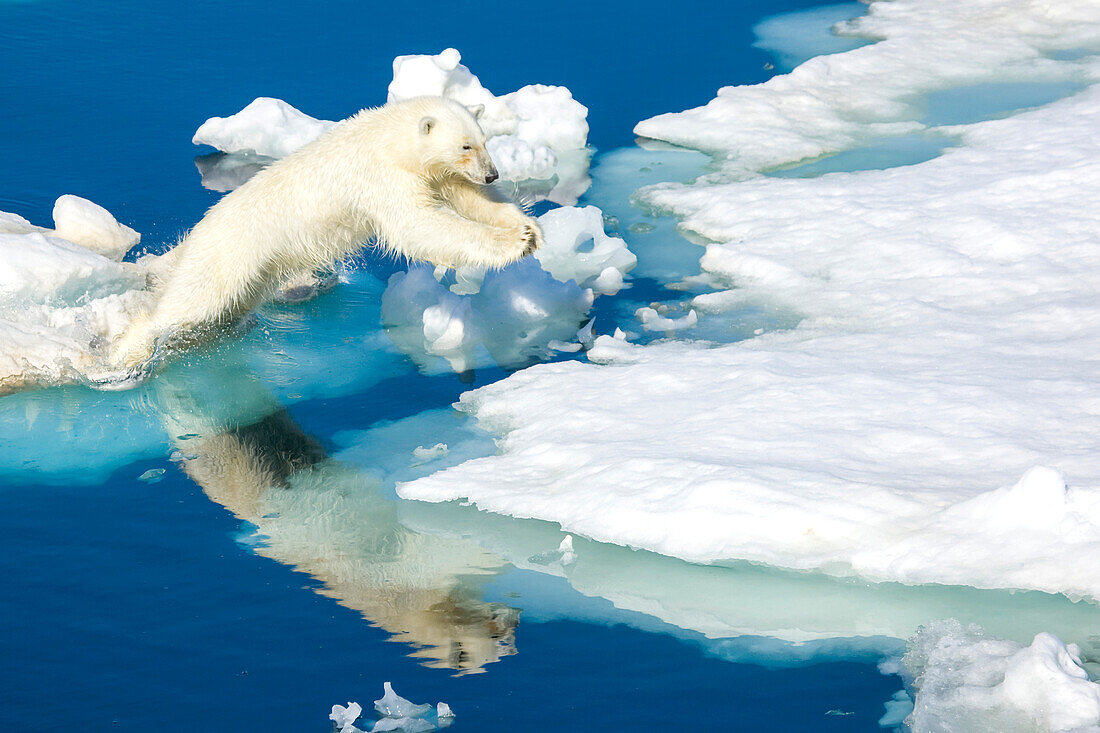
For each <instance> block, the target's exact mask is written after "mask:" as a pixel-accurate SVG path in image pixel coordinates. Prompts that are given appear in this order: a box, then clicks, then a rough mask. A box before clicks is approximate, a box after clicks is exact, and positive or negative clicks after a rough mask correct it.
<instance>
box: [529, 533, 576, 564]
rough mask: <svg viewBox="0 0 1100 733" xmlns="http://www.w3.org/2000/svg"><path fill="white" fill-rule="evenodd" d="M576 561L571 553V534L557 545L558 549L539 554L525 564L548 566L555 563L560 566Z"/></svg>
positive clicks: (574, 555) (573, 553)
mask: <svg viewBox="0 0 1100 733" xmlns="http://www.w3.org/2000/svg"><path fill="white" fill-rule="evenodd" d="M576 561H577V554H576V553H575V552H573V535H571V534H567V535H565V539H564V540H562V541H561V544H560V545H558V549H556V550H548V551H546V552H540V553H538V554H537V555H532V556H531V557H529V558H527V562H530V563H534V564H535V565H550V564H551V563H555V562H556V563H561V564H562V565H571V564H573V563H575V562H576Z"/></svg>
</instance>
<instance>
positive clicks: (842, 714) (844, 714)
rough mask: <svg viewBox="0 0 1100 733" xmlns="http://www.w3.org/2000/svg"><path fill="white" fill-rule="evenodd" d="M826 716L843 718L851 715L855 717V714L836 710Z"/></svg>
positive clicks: (830, 711)
mask: <svg viewBox="0 0 1100 733" xmlns="http://www.w3.org/2000/svg"><path fill="white" fill-rule="evenodd" d="M825 714H826V715H835V716H839V717H842V718H844V717H847V716H849V715H855V713H853V712H852V711H851V710H835V709H834V710H829V711H828V712H826V713H825Z"/></svg>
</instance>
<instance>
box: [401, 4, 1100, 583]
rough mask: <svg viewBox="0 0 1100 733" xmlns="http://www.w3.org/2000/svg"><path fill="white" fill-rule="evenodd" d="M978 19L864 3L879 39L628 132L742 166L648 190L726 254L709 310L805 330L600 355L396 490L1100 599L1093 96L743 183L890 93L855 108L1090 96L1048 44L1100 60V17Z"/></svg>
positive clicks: (818, 562)
mask: <svg viewBox="0 0 1100 733" xmlns="http://www.w3.org/2000/svg"><path fill="white" fill-rule="evenodd" d="M978 7H979V5H976V4H973V3H965V4H954V3H947V2H932V1H931V0H928V1H925V0H897V1H896V2H891V3H874V4H872V5H871V7H870V12H869V18H870V20H861V21H858V23H859V24H860V25H859V26H858V27H859V28H861V29H864V30H866V31H867V32H870V31H871V29H875V32H876V33H877V34H878V35H880V36H885V37H887V38H888V39H890V40H888V41H883V42H880V43H877V44H875V45H871V46H865V47H862V48H859V49H856V50H853V51H849V52H846V53H842V54H836V55H833V56H829V57H826V58H818V59H814V60H812V61H810V62H808V63H807V64H803V66H801V67H799V68H798V69H796V71H795V72H794V73H792V74H791V75H789V76H788V77H777V78H776V79H773V80H772V81H770V82H768V83H767V84H764V85H761V86H758V87H745V88H738V89H736V90H733V91H726V92H724V93H723V95H722V96H721V97H720V98H719V100H718V102H716V103H714V104H712V105H711V106H710V107H709V108H708V109H707V110H706V111H705V112H698V113H694V112H693V113H685V115H683V116H669V117H662V118H656V119H657V120H658V122H659V124H658V122H654V123H653V125H649V124H648V123H647V124H646V125H644V126H640V127H639V132H644V133H645V134H661V135H662V136H664V137H665V138H666V139H669V140H672V141H673V142H680V143H686V144H695V145H700V146H704V147H709V148H711V149H723V150H734V149H737V150H739V151H740V154H739V156H738V157H737V159H736V160H735V161H732V162H731V163H730V165H731V166H732V167H731V168H729V171H732V172H733V173H735V174H736V176H735V177H734V179H731V178H730V176H729V175H728V172H727V175H725V176H723V177H718V176H711V177H707V178H704V179H702V180H700V181H699V182H697V183H696V184H694V185H691V186H679V185H670V186H658V187H655V188H652V189H648V190H646V191H643V192H642V194H641V197H642V199H643V201H644V202H646V203H648V204H649V205H651V206H655V207H659V208H661V209H663V210H665V211H672V212H675V213H676V214H677V215H678V216H680V217H683V219H684V221H683V223H682V227H683V228H685V229H686V230H688V231H691V232H694V233H697V234H699V235H701V236H703V237H706V238H708V239H709V240H711V241H712V242H715V243H714V244H712V245H710V246H709V247H708V248H707V252H706V254H705V256H704V257H703V260H702V265H703V268H704V270H705V271H707V273H708V274H709V275H710V277H711V278H713V279H714V281H715V282H718V283H723V284H725V285H726V286H727V287H735V288H736V289H730V290H726V291H722V292H718V293H712V294H708V295H704V296H698V297H696V298H695V299H694V302H693V303H692V304H691V305H692V307H694V308H695V309H696V310H698V311H699V312H715V311H722V310H729V309H733V308H737V307H740V306H743V305H746V304H747V305H761V304H764V305H768V306H771V307H776V308H779V309H793V310H796V311H798V312H800V313H801V314H802V316H803V320H802V322H801V324H800V325H798V327H796V328H793V329H790V330H787V331H784V332H777V333H770V334H767V333H765V334H762V335H760V336H759V337H757V338H755V339H752V340H750V341H746V342H742V343H739V344H733V345H727V346H715V345H713V344H703V343H677V342H673V343H659V344H654V345H650V346H645V347H641V346H634V345H631V344H628V343H625V342H624V341H622V340H616V339H611V338H609V337H601V338H599V339H597V341H596V343H595V346H594V348H593V349H592V350H591V351H590V352H589V358H590V360H591V361H594V362H597V363H599V364H601V365H591V364H589V365H585V364H580V363H562V364H553V365H541V366H536V367H532V368H530V369H527V370H525V371H523V372H520V373H518V374H515V375H513V376H511V377H509V378H508V379H506V380H504V381H502V382H499V383H497V384H493V385H490V386H488V387H484V388H481V389H479V390H476V391H473V392H471V393H467V394H465V395H463V396H462V400H461V403H460V407H461V409H463V410H465V411H468V412H470V413H472V414H474V415H476V417H477V418H478V420H479V421H480V423H481V425H482V426H483V427H485V428H487V429H489V430H491V431H493V432H494V433H496V434H498V435H499V436H500V441H499V455H496V456H492V457H488V458H482V459H476V460H472V461H468V462H466V463H464V464H462V465H459V466H455V467H453V468H449V469H447V470H445V471H442V472H439V473H437V474H435V475H432V476H428V477H425V478H421V479H418V480H416V481H412V482H410V483H407V484H404V485H402V486H400V487H399V493H400V494H401V495H402V496H404V497H406V498H416V499H424V500H428V501H443V500H449V499H460V498H466V499H470V500H472V501H473V502H474V503H476V505H477V506H478V507H480V508H482V509H487V510H490V511H495V512H500V513H505V514H509V515H512V516H517V517H537V518H540V519H545V520H548V521H553V522H558V523H560V524H561V525H562V527H563V529H564V530H566V531H569V532H574V533H579V534H583V535H586V536H588V537H592V538H594V539H598V540H601V541H607V542H615V543H618V544H623V545H629V546H633V547H641V548H646V549H650V550H654V551H657V552H661V553H665V554H669V555H673V556H676V557H680V558H684V559H688V560H691V561H698V562H715V561H728V560H751V561H756V562H762V563H768V564H772V565H777V566H782V567H788V568H796V569H817V570H821V571H825V572H828V573H832V574H840V575H843V574H853V573H854V574H858V575H860V576H862V577H864V578H868V579H872V580H877V581H900V582H904V583H912V584H919V583H946V584H967V585H973V586H976V587H983V588H998V587H1002V588H1034V589H1041V590H1045V591H1050V592H1061V593H1065V594H1067V595H1069V596H1071V597H1077V596H1085V597H1089V598H1094V599H1095V598H1100V566H1097V564H1096V563H1092V562H1088V561H1087V560H1085V558H1089V557H1093V556H1095V555H1096V554H1097V553H1098V552H1100V451H1098V450H1097V447H1098V446H1097V440H1096V436H1097V435H1100V388H1098V386H1097V385H1100V362H1097V360H1096V358H1095V355H1096V354H1097V353H1100V299H1098V298H1097V297H1096V293H1097V292H1100V248H1098V246H1097V237H1098V234H1097V232H1098V231H1100V214H1098V213H1097V212H1098V211H1100V207H1098V206H1097V203H1100V136H1097V135H1096V134H1095V120H1096V119H1097V118H1098V117H1100V86H1096V87H1092V88H1090V89H1088V90H1086V91H1085V92H1082V93H1080V94H1078V95H1076V96H1074V97H1072V98H1069V99H1065V100H1063V101H1061V102H1057V103H1054V104H1052V105H1050V106H1049V107H1046V108H1042V109H1038V110H1034V111H1030V112H1024V113H1020V114H1018V115H1016V116H1014V117H1011V118H1008V119H1004V120H994V121H989V122H983V123H978V124H974V125H969V126H965V127H958V128H955V129H954V132H955V133H956V134H958V135H960V137H961V146H960V147H959V148H957V149H952V150H949V151H947V152H946V153H945V154H944V155H943V156H941V157H939V158H936V159H934V160H931V161H928V162H925V163H922V164H919V165H914V166H908V167H902V168H895V169H891V170H884V171H864V172H858V173H837V174H832V175H827V176H823V177H820V178H816V179H797V180H796V179H791V180H780V179H768V178H763V177H759V176H755V177H750V178H749V179H748V180H736V178H744V176H746V175H749V173H748V172H749V171H750V169H752V168H759V167H762V166H764V165H768V164H777V163H780V162H788V161H790V160H792V159H796V158H798V157H800V156H805V155H817V154H820V153H822V152H824V151H826V150H828V149H835V148H838V147H844V146H847V145H851V144H854V142H855V141H857V140H859V139H863V138H864V137H866V135H867V134H869V131H872V130H877V131H882V130H881V129H880V128H882V126H885V127H886V128H889V130H890V131H895V129H894V128H895V127H896V125H895V123H894V122H891V121H889V120H888V118H889V117H890V116H891V115H894V116H895V117H898V116H904V113H905V112H906V110H908V109H909V108H908V107H906V106H905V105H904V104H901V103H900V102H899V103H898V104H897V105H892V104H887V105H886V106H885V107H873V108H872V107H867V108H866V109H864V110H863V111H864V113H863V114H862V115H861V114H857V113H856V112H857V111H858V110H859V109H862V108H864V107H866V105H870V104H872V102H873V101H874V100H875V99H878V98H879V97H881V98H882V99H885V100H888V101H889V100H890V99H892V98H896V99H901V98H902V96H903V92H904V91H905V90H909V93H912V92H914V91H916V92H919V91H922V90H926V89H927V88H929V87H930V86H932V85H933V84H939V85H947V84H950V83H961V82H963V81H966V82H967V83H972V82H974V81H978V80H990V79H993V78H995V77H998V75H999V77H1000V78H1005V77H1009V78H1011V77H1013V76H1017V75H1021V74H1032V75H1037V76H1041V77H1045V78H1051V79H1053V78H1066V77H1070V76H1076V77H1078V78H1085V77H1087V78H1097V77H1100V70H1098V68H1097V67H1096V62H1095V60H1091V61H1090V60H1088V59H1084V58H1082V59H1078V60H1076V61H1067V62H1056V61H1054V60H1051V59H1048V58H1045V57H1043V56H1041V53H1040V52H1042V51H1053V50H1056V49H1057V48H1068V47H1073V46H1080V45H1083V44H1086V43H1092V44H1093V45H1094V46H1100V23H1097V22H1096V21H1097V20H1098V19H1100V6H1097V5H1095V4H1094V3H1080V2H1068V3H1061V4H1059V5H1058V6H1057V7H1056V8H1051V7H1050V6H1047V5H1045V4H1041V3H1025V2H1016V1H1015V0H987V1H986V2H983V3H981V4H980V8H981V10H982V13H983V14H982V16H981V17H980V18H979V17H978V16H976V15H975V14H976V13H977V12H978ZM983 18H984V20H983ZM930 49H931V50H930ZM925 60H927V63H925ZM960 60H969V61H970V62H972V63H969V64H962V63H960ZM815 69H816V70H817V71H816V72H815V71H814V70H815ZM903 69H909V71H903ZM930 70H931V71H930ZM962 77H965V78H962ZM796 88H797V89H798V90H800V91H799V92H798V94H795V92H794V91H792V90H794V89H796ZM811 92H812V93H811ZM798 95H803V96H798ZM891 95H894V97H892V96H891ZM841 98H842V99H843V100H845V105H846V106H843V108H842V107H840V106H837V105H838V104H839V102H838V100H840V99H841ZM910 101H911V102H912V103H914V104H917V103H918V102H919V100H918V101H912V100H910ZM741 102H743V103H744V104H741ZM874 104H875V105H877V104H878V103H877V102H874ZM906 104H909V102H906ZM760 110H770V111H772V112H776V111H780V110H784V111H789V115H788V116H784V115H778V114H769V115H766V116H761V115H760V114H758V112H759V111H760ZM838 110H840V111H838ZM872 112H873V113H874V114H873V115H871V113H872ZM868 115H871V116H872V117H874V118H875V119H876V120H880V121H879V122H867V121H866V119H870V118H869V117H868ZM881 120H887V121H885V122H882V121H881ZM901 124H902V126H903V127H905V128H906V129H910V127H911V125H912V124H914V123H909V122H903V123H901ZM642 127H645V130H643V129H642ZM658 128H659V130H658ZM666 133H667V134H666ZM765 133H766V138H765ZM791 150H794V153H793V154H792V153H790V151H791ZM1037 507H1038V508H1039V509H1040V510H1036V508H1037Z"/></svg>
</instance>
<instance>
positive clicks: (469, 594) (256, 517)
mask: <svg viewBox="0 0 1100 733" xmlns="http://www.w3.org/2000/svg"><path fill="white" fill-rule="evenodd" d="M238 366H241V365H238ZM173 371H175V370H173ZM187 371H188V373H187V374H184V375H179V372H178V371H177V372H176V374H164V375H162V377H161V378H159V379H158V380H157V402H158V404H159V407H160V409H161V413H162V418H163V420H164V422H165V425H166V427H167V428H168V430H169V431H170V434H171V435H172V436H173V439H174V441H175V443H176V447H177V448H178V449H179V452H180V454H181V456H182V457H181V459H180V464H181V465H182V467H183V469H184V471H186V473H187V475H188V476H190V477H191V478H192V479H193V480H194V481H195V482H196V483H197V484H198V485H199V486H201V487H202V489H203V490H204V491H205V492H206V494H207V496H209V497H210V498H211V499H212V500H214V501H216V502H217V503H219V504H221V505H222V506H224V507H225V508H226V509H228V510H229V511H231V512H232V513H233V514H234V515H236V516H237V517H239V518H240V519H243V520H246V521H248V522H250V523H252V524H254V525H256V527H257V534H258V535H260V536H261V537H262V542H259V543H257V545H256V547H255V551H256V552H257V553H258V554H260V555H263V556H265V557H269V558H272V559H274V560H277V561H279V562H281V563H285V564H287V565H290V566H292V567H294V568H296V569H297V570H299V571H301V572H305V573H308V574H309V575H311V576H313V577H314V578H316V579H317V580H318V581H320V582H321V583H322V586H321V587H320V588H319V589H318V592H319V593H322V594H323V595H326V596H328V597H330V598H333V599H334V600H336V601H337V602H338V603H340V604H341V605H343V606H346V607H348V608H351V609H354V610H356V611H358V612H360V613H361V614H362V615H363V617H364V618H365V619H367V620H368V621H370V622H371V623H372V624H374V625H376V626H378V627H381V628H382V629H384V630H386V631H388V632H390V633H391V634H392V635H393V637H392V638H393V639H394V640H396V641H401V642H404V643H407V644H410V645H412V646H413V647H415V651H414V652H413V654H412V656H414V657H418V658H420V659H422V660H423V663H424V664H426V665H427V666H431V667H442V668H447V669H454V670H457V671H459V672H462V673H469V672H477V671H480V670H482V668H483V667H484V666H485V665H486V664H490V663H492V662H495V661H497V660H499V659H500V658H501V657H503V656H506V655H509V654H514V653H515V646H514V639H515V627H516V624H517V623H518V621H519V611H518V610H517V609H515V608H512V607H510V606H507V605H505V604H503V603H489V602H486V601H484V600H482V599H481V596H482V587H483V585H484V583H485V581H487V580H488V579H489V578H491V577H492V576H493V575H494V574H496V573H498V572H499V571H500V570H501V569H502V568H503V567H504V565H505V562H504V561H503V560H502V559H500V558H499V557H497V556H496V555H493V554H491V553H489V552H486V551H485V550H483V549H481V548H480V547H479V546H478V545H476V544H475V543H473V542H471V541H467V540H463V539H452V538H442V537H435V536H431V535H426V534H420V533H417V532H413V531H411V530H409V529H407V528H406V527H404V526H403V525H402V524H401V523H400V521H399V520H398V517H397V503H396V501H395V500H393V499H390V498H387V497H386V496H384V495H383V493H382V491H381V487H380V485H379V483H378V482H377V481H376V480H374V479H373V478H370V477H368V476H366V475H364V474H363V473H361V472H359V471H357V470H356V469H355V468H354V467H351V466H347V465H344V464H342V463H340V462H339V461H337V460H334V459H332V458H329V457H328V456H327V455H326V454H325V451H324V449H323V448H322V446H321V445H320V444H319V443H318V442H317V441H316V440H314V439H313V438H311V437H310V436H308V435H306V434H305V432H303V430H302V429H301V428H300V427H299V426H298V425H297V424H295V422H294V421H293V420H292V419H291V418H290V416H289V415H288V414H287V413H286V411H285V409H283V408H282V407H281V406H279V405H278V403H277V402H276V401H275V399H274V397H272V396H271V395H270V393H269V392H268V391H267V389H266V387H264V386H263V385H262V384H261V383H260V382H259V381H258V380H257V379H256V378H255V377H254V376H252V375H250V374H248V373H247V370H245V371H244V372H243V373H242V371H240V370H233V369H227V368H222V369H218V370H217V371H218V373H219V374H218V376H219V377H224V378H225V379H227V380H229V381H228V382H226V381H221V383H220V384H217V385H216V386H215V387H214V388H213V389H210V387H211V386H213V385H212V384H211V382H210V381H209V379H208V378H209V377H211V376H213V375H211V374H210V373H206V375H205V377H206V378H207V379H204V378H202V377H199V378H198V379H196V377H198V375H197V374H196V372H194V371H192V370H190V369H189V370H187ZM219 381H220V380H219ZM203 382H205V384H202V383H203Z"/></svg>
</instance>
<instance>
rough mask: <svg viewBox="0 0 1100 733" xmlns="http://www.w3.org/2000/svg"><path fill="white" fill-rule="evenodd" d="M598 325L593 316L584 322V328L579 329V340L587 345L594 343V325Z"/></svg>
mask: <svg viewBox="0 0 1100 733" xmlns="http://www.w3.org/2000/svg"><path fill="white" fill-rule="evenodd" d="M595 325H596V319H595V318H593V319H591V320H589V321H588V323H586V324H584V328H582V329H581V330H579V331H577V341H580V342H581V343H582V344H584V345H585V346H591V345H592V341H593V338H592V327H593V326H595Z"/></svg>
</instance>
